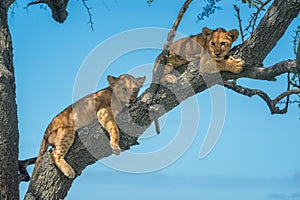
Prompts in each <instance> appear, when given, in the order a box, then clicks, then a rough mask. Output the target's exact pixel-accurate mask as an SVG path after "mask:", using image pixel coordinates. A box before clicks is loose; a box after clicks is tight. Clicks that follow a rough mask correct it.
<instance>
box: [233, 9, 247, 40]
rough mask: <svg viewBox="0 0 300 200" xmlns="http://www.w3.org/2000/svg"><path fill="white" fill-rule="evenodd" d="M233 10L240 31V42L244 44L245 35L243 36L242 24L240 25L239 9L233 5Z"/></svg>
mask: <svg viewBox="0 0 300 200" xmlns="http://www.w3.org/2000/svg"><path fill="white" fill-rule="evenodd" d="M233 8H234V10H235V11H236V17H237V19H238V23H239V29H240V33H241V38H242V42H244V41H245V35H244V31H243V24H242V19H241V15H240V8H239V7H238V6H237V5H235V4H234V5H233Z"/></svg>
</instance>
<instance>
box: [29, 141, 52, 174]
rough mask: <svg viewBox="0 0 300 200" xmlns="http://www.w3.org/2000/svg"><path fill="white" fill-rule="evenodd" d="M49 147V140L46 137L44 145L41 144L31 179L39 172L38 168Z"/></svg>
mask: <svg viewBox="0 0 300 200" xmlns="http://www.w3.org/2000/svg"><path fill="white" fill-rule="evenodd" d="M48 146H49V143H48V140H47V138H45V137H44V138H43V140H42V143H41V147H40V151H39V154H38V157H37V159H36V161H35V164H34V169H33V172H32V175H31V177H33V176H35V173H36V171H37V166H38V165H39V163H40V161H41V158H42V156H43V154H44V153H45V152H46V151H47V148H48Z"/></svg>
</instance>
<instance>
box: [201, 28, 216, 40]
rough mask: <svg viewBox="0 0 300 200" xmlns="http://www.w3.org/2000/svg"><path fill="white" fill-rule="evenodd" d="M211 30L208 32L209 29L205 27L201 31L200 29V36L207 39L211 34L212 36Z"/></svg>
mask: <svg viewBox="0 0 300 200" xmlns="http://www.w3.org/2000/svg"><path fill="white" fill-rule="evenodd" d="M213 32H214V31H213V30H210V29H209V28H207V27H204V28H203V29H202V34H203V36H204V37H206V38H207V37H209V36H211V35H212V34H213Z"/></svg>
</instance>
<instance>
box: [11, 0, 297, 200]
mask: <svg viewBox="0 0 300 200" xmlns="http://www.w3.org/2000/svg"><path fill="white" fill-rule="evenodd" d="M26 2H27V1H24V0H19V1H18V2H17V4H16V6H15V7H14V14H13V15H12V13H10V17H9V25H10V28H11V32H12V38H13V46H14V64H15V71H16V81H17V104H18V117H19V131H20V159H26V158H29V157H33V156H36V155H37V152H38V149H39V145H40V142H41V139H42V136H43V133H44V130H45V129H46V126H47V125H48V123H49V122H50V121H51V119H52V118H53V117H54V116H55V115H56V114H57V113H59V112H60V111H61V110H62V109H64V108H65V107H67V106H68V105H70V104H71V103H72V102H73V99H74V91H75V90H76V88H74V86H75V85H76V84H75V83H76V81H78V77H80V75H81V72H82V71H81V70H82V69H83V68H84V67H85V66H87V65H89V64H88V62H89V61H90V59H91V58H92V57H93V55H95V58H96V59H95V61H93V62H92V64H91V65H93V66H94V67H95V68H94V69H95V70H99V71H91V73H92V74H91V76H92V75H93V73H94V74H98V75H99V82H97V85H89V83H87V85H88V86H87V87H86V88H84V90H83V91H84V92H93V89H95V88H96V87H97V88H98V89H101V88H104V87H106V86H107V83H106V75H108V74H111V75H115V76H118V75H119V74H122V73H132V74H134V75H135V76H141V75H146V76H147V83H146V85H145V87H143V89H146V87H147V86H148V84H149V82H150V80H151V71H152V66H153V62H154V60H155V58H156V56H157V55H158V54H159V49H157V48H156V47H158V48H159V47H162V46H163V43H164V40H165V37H166V36H164V35H161V37H157V39H156V37H155V36H154V35H153V34H149V33H147V31H144V32H143V33H145V35H143V37H144V40H143V41H145V43H147V42H149V41H150V43H151V44H152V41H154V40H155V41H157V43H155V45H153V46H150V47H149V46H147V45H146V44H145V48H142V49H136V50H134V49H132V48H131V47H130V48H131V49H130V50H131V51H128V52H126V53H123V54H121V55H120V54H117V51H119V50H120V51H121V50H122V48H125V49H126V47H128V46H129V45H130V44H131V43H134V41H131V40H128V39H127V40H126V38H125V39H124V41H123V42H122V43H121V44H119V45H120V46H118V45H116V46H114V48H115V50H114V48H112V49H107V51H106V52H105V51H104V53H99V52H103V51H99V52H98V50H99V49H101V48H102V47H103V44H104V43H103V42H104V41H106V42H110V41H114V40H113V39H114V38H112V37H113V36H115V35H117V36H118V35H120V34H121V33H124V31H129V30H134V29H139V30H148V29H147V27H152V28H154V29H155V30H156V29H157V28H170V27H171V26H172V23H173V21H174V20H175V19H176V16H177V12H178V10H179V8H180V7H181V4H182V3H183V1H173V0H164V1H158V0H156V1H155V2H154V3H153V4H152V6H148V5H147V3H146V0H145V1H143V0H139V1H137V0H136V1H121V0H114V1H112V0H101V1H97V2H93V1H88V3H89V4H90V6H91V7H93V9H92V14H93V16H92V17H93V22H94V31H91V30H90V28H89V25H88V24H87V22H88V15H87V12H86V10H85V8H84V7H83V6H82V3H81V1H70V4H69V6H68V11H69V16H68V18H67V20H66V22H65V23H64V24H58V23H56V22H54V21H53V19H52V18H51V13H50V11H49V9H48V8H46V9H40V8H39V6H32V7H30V8H28V9H24V8H23V7H24V5H25V4H26ZM232 3H236V1H222V2H221V3H220V6H221V7H222V10H220V11H217V12H216V14H215V15H213V16H211V17H210V18H209V19H206V20H204V21H201V22H196V21H197V14H198V13H199V12H200V11H201V9H202V7H203V6H204V1H202V0H195V1H194V2H193V3H192V4H191V6H190V8H189V9H188V10H187V13H186V14H185V16H184V18H183V20H182V22H181V24H180V26H179V29H178V31H180V32H181V33H183V34H185V35H190V34H196V33H199V32H200V31H201V30H202V28H203V27H204V26H207V27H210V28H217V27H223V28H226V29H233V28H237V20H236V18H235V16H234V13H233V8H232ZM241 8H242V16H243V17H245V18H244V20H243V22H244V23H246V22H247V20H246V19H247V16H249V14H250V13H249V10H248V9H247V7H246V6H242V7H241ZM299 22H300V21H299V17H298V18H297V19H296V20H295V21H294V22H293V23H292V25H291V26H290V28H289V29H288V30H287V32H286V34H285V35H284V36H283V38H282V39H281V40H280V41H279V42H278V44H277V46H276V47H275V49H274V50H273V51H272V52H271V54H270V55H269V56H268V57H267V59H266V60H265V65H266V66H270V65H272V64H274V63H276V62H279V61H281V60H285V59H293V58H294V54H293V46H292V43H291V40H292V37H291V36H292V35H293V34H294V33H293V30H294V29H295V27H296V26H297V25H299ZM138 37H139V36H137V39H138ZM239 42H240V39H239V40H238V41H237V42H236V44H238V43H239ZM147 44H148V43H147ZM102 50H103V49H102ZM104 50H106V49H104ZM97 52H98V53H97ZM115 53H116V55H114V54H115ZM108 55H113V56H115V57H116V58H115V59H114V60H111V61H110V62H106V61H105V58H108ZM106 63H108V64H106ZM100 71H101V73H100ZM89 79H90V77H86V81H87V82H88V81H89ZM239 83H240V84H243V85H246V86H248V87H253V88H262V89H264V90H266V91H269V93H270V95H272V96H273V97H274V96H276V95H277V94H279V92H281V91H283V90H284V89H285V88H286V85H285V77H279V78H278V82H277V83H268V82H262V81H252V80H239ZM225 95H226V96H225V97H226V102H225V105H226V113H225V114H226V115H225V123H224V127H223V129H222V134H221V137H220V139H219V141H218V143H217V144H216V146H215V148H214V149H213V151H212V152H211V153H210V154H209V155H208V156H207V157H205V158H204V159H199V150H200V146H201V144H202V142H203V139H204V137H205V134H206V133H207V130H208V127H209V124H210V120H211V117H212V104H211V95H210V92H209V91H205V92H203V93H201V94H198V95H196V96H195V97H194V98H192V99H190V100H188V101H187V102H185V103H184V105H182V106H181V107H178V108H177V109H174V110H172V111H171V112H170V113H168V114H167V115H166V116H165V117H163V118H162V119H161V123H162V124H163V125H164V126H163V128H162V132H161V134H160V135H156V134H153V133H154V128H153V127H151V128H150V129H149V130H148V131H147V133H145V135H144V136H143V138H141V139H140V140H139V141H140V144H141V145H139V146H137V147H134V148H132V150H131V151H130V152H131V153H132V154H134V155H138V156H140V157H143V155H146V154H151V153H153V152H157V151H161V150H162V149H166V148H168V145H169V144H171V143H172V141H174V140H176V139H177V136H178V135H180V133H182V132H184V133H182V134H189V135H188V137H191V138H192V139H191V140H189V141H188V142H187V147H186V150H185V151H182V152H181V155H180V156H179V159H177V160H176V161H175V162H173V163H171V164H169V165H167V166H165V167H164V168H162V169H159V170H156V171H153V172H149V173H139V174H136V173H126V172H120V171H117V170H115V169H112V168H110V167H107V166H105V165H103V164H102V162H100V161H99V162H98V163H96V164H94V165H93V166H89V167H88V168H87V169H86V170H85V171H84V172H83V174H82V175H81V176H80V177H79V178H78V179H76V180H75V183H74V185H73V187H72V188H71V190H70V191H69V195H68V197H67V199H83V198H89V199H92V198H93V199H94V198H99V199H100V198H105V197H108V195H110V198H111V199H113V200H114V199H119V198H121V197H127V196H128V197H130V196H132V195H137V196H140V197H141V198H143V199H153V198H155V199H164V198H166V197H170V198H172V199H183V198H187V199H191V198H201V197H202V198H203V199H208V200H215V199H229V198H230V199H276V198H277V199H289V198H290V199H292V197H293V195H294V196H297V195H298V199H299V193H300V187H298V186H299V185H300V184H299V182H300V180H299V179H300V157H299V154H298V152H299V151H300V145H299V141H300V135H299V128H300V121H299V115H300V110H299V109H298V108H297V106H296V105H292V106H291V107H290V110H289V112H288V113H287V114H286V115H271V114H270V112H269V110H268V108H267V106H266V105H265V103H264V102H263V101H262V100H260V99H259V98H258V97H253V98H248V97H245V96H241V95H239V94H236V93H234V92H232V91H229V90H225ZM75 98H76V97H75ZM194 106H197V107H196V108H195V107H194ZM186 113H187V114H186ZM195 117H196V118H195ZM180 126H181V127H183V131H178V130H179V127H180ZM195 129H196V131H195ZM163 155H165V154H163ZM163 155H160V157H159V159H162V160H164V159H167V157H168V156H166V157H164V156H163ZM116 159H118V158H116ZM149 162H150V161H149ZM149 162H148V163H143V162H140V161H139V160H137V161H136V166H134V167H136V168H139V167H140V168H143V167H145V166H143V164H149ZM150 164H151V163H150ZM125 165H130V164H128V163H125ZM31 169H32V168H31ZM297 177H298V178H297ZM27 186H28V185H27V184H26V183H21V186H20V189H21V193H22V195H24V193H25V192H26V189H27ZM116 191H117V192H116ZM111 194H114V195H113V197H111Z"/></svg>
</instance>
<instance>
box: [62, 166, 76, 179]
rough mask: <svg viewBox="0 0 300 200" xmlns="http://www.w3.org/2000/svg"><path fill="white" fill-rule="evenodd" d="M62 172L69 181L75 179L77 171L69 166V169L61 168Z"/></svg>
mask: <svg viewBox="0 0 300 200" xmlns="http://www.w3.org/2000/svg"><path fill="white" fill-rule="evenodd" d="M61 172H62V173H63V174H64V175H65V176H66V177H68V178H69V179H73V178H75V171H74V169H73V168H72V167H70V166H68V167H66V166H65V167H63V168H61Z"/></svg>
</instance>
